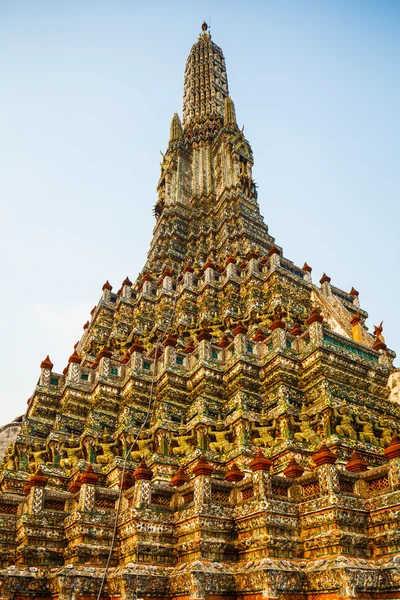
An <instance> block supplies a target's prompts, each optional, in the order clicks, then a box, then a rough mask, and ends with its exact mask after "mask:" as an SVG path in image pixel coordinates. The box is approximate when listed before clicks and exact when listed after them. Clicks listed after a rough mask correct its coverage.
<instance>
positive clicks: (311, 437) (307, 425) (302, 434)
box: [291, 406, 320, 444]
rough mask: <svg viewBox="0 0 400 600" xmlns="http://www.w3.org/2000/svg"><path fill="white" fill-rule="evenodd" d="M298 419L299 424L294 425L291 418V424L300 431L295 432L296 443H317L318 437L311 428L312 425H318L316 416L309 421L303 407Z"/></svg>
mask: <svg viewBox="0 0 400 600" xmlns="http://www.w3.org/2000/svg"><path fill="white" fill-rule="evenodd" d="M299 419H300V423H296V421H295V420H294V419H293V417H292V418H291V424H292V425H295V426H297V427H299V429H300V431H297V432H296V433H295V434H294V439H295V440H297V441H298V442H307V443H309V444H317V443H319V441H320V440H319V437H318V435H317V434H316V433H315V431H314V429H313V428H312V425H316V424H317V423H318V415H315V417H314V418H313V419H309V417H308V414H307V411H306V410H305V408H304V406H303V407H302V408H301V411H300V414H299Z"/></svg>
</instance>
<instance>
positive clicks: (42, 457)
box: [29, 440, 49, 473]
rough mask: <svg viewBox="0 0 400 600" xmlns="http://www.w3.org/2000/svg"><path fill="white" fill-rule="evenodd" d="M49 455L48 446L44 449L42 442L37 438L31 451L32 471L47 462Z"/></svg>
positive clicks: (30, 468) (30, 463) (30, 467)
mask: <svg viewBox="0 0 400 600" xmlns="http://www.w3.org/2000/svg"><path fill="white" fill-rule="evenodd" d="M48 456H49V450H48V446H47V445H46V448H45V449H44V450H42V444H41V443H40V442H39V440H37V441H36V442H35V444H34V446H33V449H31V450H30V453H29V457H30V460H29V470H30V472H31V473H35V472H36V470H37V469H38V468H39V467H40V465H43V464H45V463H46V462H47V460H48Z"/></svg>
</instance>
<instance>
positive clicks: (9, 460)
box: [4, 442, 18, 471]
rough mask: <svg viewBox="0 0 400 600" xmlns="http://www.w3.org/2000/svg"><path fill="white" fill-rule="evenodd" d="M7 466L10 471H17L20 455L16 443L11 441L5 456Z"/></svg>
mask: <svg viewBox="0 0 400 600" xmlns="http://www.w3.org/2000/svg"><path fill="white" fill-rule="evenodd" d="M4 464H5V468H6V469H7V470H8V471H16V470H17V469H18V457H17V453H16V449H15V446H14V444H13V443H12V442H11V443H10V445H9V446H8V448H7V452H6V454H5V456H4Z"/></svg>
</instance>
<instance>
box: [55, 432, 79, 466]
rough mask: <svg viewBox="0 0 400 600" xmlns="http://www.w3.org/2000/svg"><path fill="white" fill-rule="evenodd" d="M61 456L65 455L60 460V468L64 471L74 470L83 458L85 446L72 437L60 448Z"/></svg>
mask: <svg viewBox="0 0 400 600" xmlns="http://www.w3.org/2000/svg"><path fill="white" fill-rule="evenodd" d="M60 452H61V454H63V455H65V454H66V456H64V458H62V459H61V460H60V467H61V468H62V469H72V468H73V467H75V466H76V465H77V464H78V462H79V460H80V459H81V458H83V446H82V442H81V441H80V440H77V439H76V438H74V437H72V438H71V439H70V440H69V441H68V442H64V443H63V444H61V447H60Z"/></svg>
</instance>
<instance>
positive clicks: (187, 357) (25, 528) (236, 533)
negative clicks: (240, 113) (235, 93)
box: [0, 27, 400, 600]
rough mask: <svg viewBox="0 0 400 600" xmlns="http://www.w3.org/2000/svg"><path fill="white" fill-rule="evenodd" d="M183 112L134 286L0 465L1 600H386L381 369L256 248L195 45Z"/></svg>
mask: <svg viewBox="0 0 400 600" xmlns="http://www.w3.org/2000/svg"><path fill="white" fill-rule="evenodd" d="M183 115H184V119H183V125H182V124H181V121H180V119H179V116H178V115H174V117H173V120H172V123H171V133H170V142H169V145H168V148H167V150H166V152H165V155H164V156H163V161H162V167H161V175H160V180H159V182H158V187H157V191H158V198H157V202H156V205H155V208H154V211H155V215H156V226H155V229H154V235H153V240H152V243H151V247H150V251H149V254H148V259H147V262H146V265H145V266H144V268H143V271H142V273H141V275H140V276H139V277H138V279H137V280H136V281H135V282H131V281H130V280H129V279H128V278H126V279H125V281H124V282H123V283H122V285H121V288H120V289H119V290H118V292H117V293H115V292H114V291H113V288H112V286H111V285H110V284H109V283H108V282H106V284H104V286H103V290H102V295H101V298H100V300H99V302H98V304H97V305H96V306H95V308H94V309H93V311H92V313H91V318H90V321H88V322H87V323H86V324H85V326H84V333H83V336H82V338H81V339H80V340H79V342H78V343H77V344H76V346H75V348H74V350H73V353H72V354H71V356H70V359H69V361H68V365H67V367H66V368H65V370H64V372H63V373H62V374H61V373H55V372H54V370H53V364H52V363H51V360H50V359H49V357H47V358H46V359H45V360H44V361H43V362H42V364H41V373H40V378H39V382H38V385H37V386H36V388H35V391H34V394H33V395H32V398H31V399H30V402H29V408H28V410H27V413H26V415H25V417H24V419H23V425H22V429H21V431H20V433H19V434H18V437H17V439H16V441H15V443H14V444H11V445H10V447H9V448H8V450H7V453H6V456H5V458H4V461H3V466H2V474H1V479H0V490H1V495H0V523H1V530H0V544H1V550H0V561H1V569H0V598H13V599H14V598H20V599H22V598H24V599H28V598H39V597H40V598H47V599H50V598H52V599H54V600H56V599H59V600H67V599H69V600H70V599H71V598H74V599H75V600H83V599H85V600H89V599H90V600H94V599H95V598H97V597H98V595H99V593H100V592H101V593H100V596H101V598H104V599H105V598H107V599H113V600H117V599H119V598H123V599H128V598H132V599H133V598H149V599H150V598H152V599H159V598H164V597H168V598H171V599H172V598H173V599H176V600H178V599H181V600H186V599H189V598H190V599H191V600H195V599H199V600H200V599H206V598H207V599H210V600H211V599H212V600H216V599H217V598H218V599H219V598H222V597H223V598H225V599H226V600H228V599H233V598H235V599H236V598H241V597H243V598H246V599H247V600H261V599H271V600H272V599H277V598H279V599H280V598H282V599H286V600H306V599H307V600H311V599H313V600H317V599H322V598H323V599H324V600H330V599H339V598H349V599H350V598H354V599H356V598H357V599H361V598H382V599H383V598H392V599H394V598H399V597H400V591H399V590H400V442H399V441H398V440H397V438H396V437H395V436H396V434H397V433H399V427H400V408H399V407H400V404H399V373H398V372H397V370H396V369H394V368H393V358H394V356H395V355H394V353H393V352H392V351H391V350H389V349H388V348H387V347H386V344H385V341H384V339H383V336H382V327H381V326H379V327H376V328H375V332H374V334H371V333H369V332H368V330H367V328H366V326H365V320H366V318H367V313H366V312H365V311H364V310H363V309H362V308H361V307H360V302H359V295H358V292H357V291H356V290H354V289H352V290H351V291H349V292H346V291H343V290H341V289H340V288H338V287H335V286H333V285H332V283H331V280H330V278H329V277H327V276H326V275H324V276H323V277H322V278H321V279H320V281H319V282H318V284H317V283H315V282H313V280H312V270H311V268H310V267H309V266H308V265H307V264H306V263H305V264H304V266H303V267H301V268H300V267H298V266H296V265H295V264H293V263H292V262H291V261H290V260H288V259H287V258H286V257H284V254H283V251H282V248H280V247H279V246H278V245H276V244H275V241H274V239H273V238H272V237H271V236H270V235H269V233H268V229H267V226H266V225H265V224H264V222H263V219H262V217H261V216H260V213H259V208H258V203H257V190H256V186H255V183H254V181H253V177H252V166H253V155H252V151H251V148H250V145H249V143H248V142H247V140H246V139H245V138H244V135H243V132H242V131H240V130H239V128H238V127H237V124H236V116H235V109H234V105H233V102H232V100H231V98H230V97H229V95H228V83H227V78H226V69H225V62H224V58H223V55H222V51H221V49H220V48H218V46H216V45H215V44H214V43H213V42H212V40H211V38H210V35H209V32H208V30H207V28H206V27H204V29H203V32H202V34H201V35H200V37H199V40H198V42H197V43H196V44H195V45H194V46H193V48H192V50H191V53H190V56H189V59H188V61H187V67H186V72H185V96H184V110H183ZM116 519H117V522H116ZM106 565H108V567H107V570H106V571H105V567H106ZM103 579H104V585H103V583H102V580H103Z"/></svg>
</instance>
